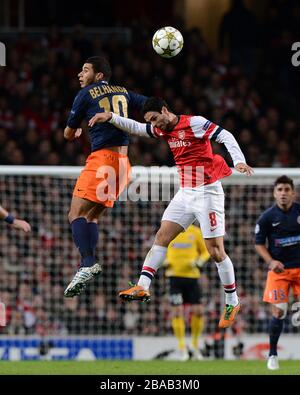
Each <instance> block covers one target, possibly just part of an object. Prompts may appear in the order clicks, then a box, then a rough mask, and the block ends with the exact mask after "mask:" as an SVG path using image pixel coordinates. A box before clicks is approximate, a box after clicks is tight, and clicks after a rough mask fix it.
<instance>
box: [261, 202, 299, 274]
mask: <svg viewBox="0 0 300 395" xmlns="http://www.w3.org/2000/svg"><path fill="white" fill-rule="evenodd" d="M266 241H268V247H267V248H268V251H269V253H270V255H271V256H272V258H273V259H276V260H278V261H281V262H282V263H283V264H284V267H285V268H287V269H289V268H296V267H300V204H299V203H294V204H293V205H292V207H291V208H290V209H289V210H288V211H286V212H285V211H283V210H281V209H280V208H279V207H278V206H277V205H274V206H272V207H270V208H269V209H268V210H266V211H265V212H263V213H262V215H261V216H260V217H259V219H258V221H257V224H256V227H255V244H259V245H265V244H266Z"/></svg>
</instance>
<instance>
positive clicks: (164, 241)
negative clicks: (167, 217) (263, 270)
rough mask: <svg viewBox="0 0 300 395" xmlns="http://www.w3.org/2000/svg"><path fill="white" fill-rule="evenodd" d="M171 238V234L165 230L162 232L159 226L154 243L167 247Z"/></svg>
mask: <svg viewBox="0 0 300 395" xmlns="http://www.w3.org/2000/svg"><path fill="white" fill-rule="evenodd" d="M172 240H173V237H172V235H170V234H168V233H167V232H163V231H162V230H161V228H160V229H159V230H158V232H157V233H156V236H155V243H154V244H157V245H160V246H163V247H168V245H169V244H170V242H171V241H172Z"/></svg>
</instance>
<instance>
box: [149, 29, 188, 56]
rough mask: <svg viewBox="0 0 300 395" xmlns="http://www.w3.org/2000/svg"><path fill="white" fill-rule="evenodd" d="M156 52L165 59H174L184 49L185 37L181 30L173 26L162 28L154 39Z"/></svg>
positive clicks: (153, 43)
mask: <svg viewBox="0 0 300 395" xmlns="http://www.w3.org/2000/svg"><path fill="white" fill-rule="evenodd" d="M152 45H153V48H154V51H155V52H156V53H158V55H160V56H162V57H163V58H173V56H176V55H178V54H179V52H180V51H181V50H182V47H183V37H182V34H181V33H180V31H179V30H177V29H175V28H174V27H171V26H166V27H162V28H161V29H159V30H157V32H155V34H154V36H153V38H152Z"/></svg>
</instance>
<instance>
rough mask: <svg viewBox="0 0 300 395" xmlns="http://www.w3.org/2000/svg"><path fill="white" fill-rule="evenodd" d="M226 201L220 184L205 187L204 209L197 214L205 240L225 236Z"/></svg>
mask: <svg viewBox="0 0 300 395" xmlns="http://www.w3.org/2000/svg"><path fill="white" fill-rule="evenodd" d="M224 199H225V198H224V191H223V188H222V184H221V183H220V182H217V183H214V184H212V185H207V186H205V189H204V201H203V209H202V210H201V211H197V212H195V216H196V218H197V220H198V221H199V223H200V226H201V231H202V234H203V237H204V238H205V239H210V238H217V237H220V236H224V235H225V209H224Z"/></svg>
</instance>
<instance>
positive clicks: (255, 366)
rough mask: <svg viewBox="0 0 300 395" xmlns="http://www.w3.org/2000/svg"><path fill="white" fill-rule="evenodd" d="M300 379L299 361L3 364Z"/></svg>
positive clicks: (64, 370) (10, 370) (0, 370)
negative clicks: (276, 366)
mask: <svg viewBox="0 0 300 395" xmlns="http://www.w3.org/2000/svg"><path fill="white" fill-rule="evenodd" d="M18 374H23V375H24V374H25V375H26V374H30V375H32V374H43V375H49V374H63V375H80V374H84V375H114V374H116V375H131V376H132V375H212V374H223V375H233V374H238V375H239V374H241V375H247V374H254V375H282V374H284V375H299V374H300V361H280V370H278V371H269V370H267V368H266V362H265V361H219V360H218V361H200V362H194V361H187V362H176V361H93V362H77V361H23V362H13V361H12V362H7V361H0V375H18Z"/></svg>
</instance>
